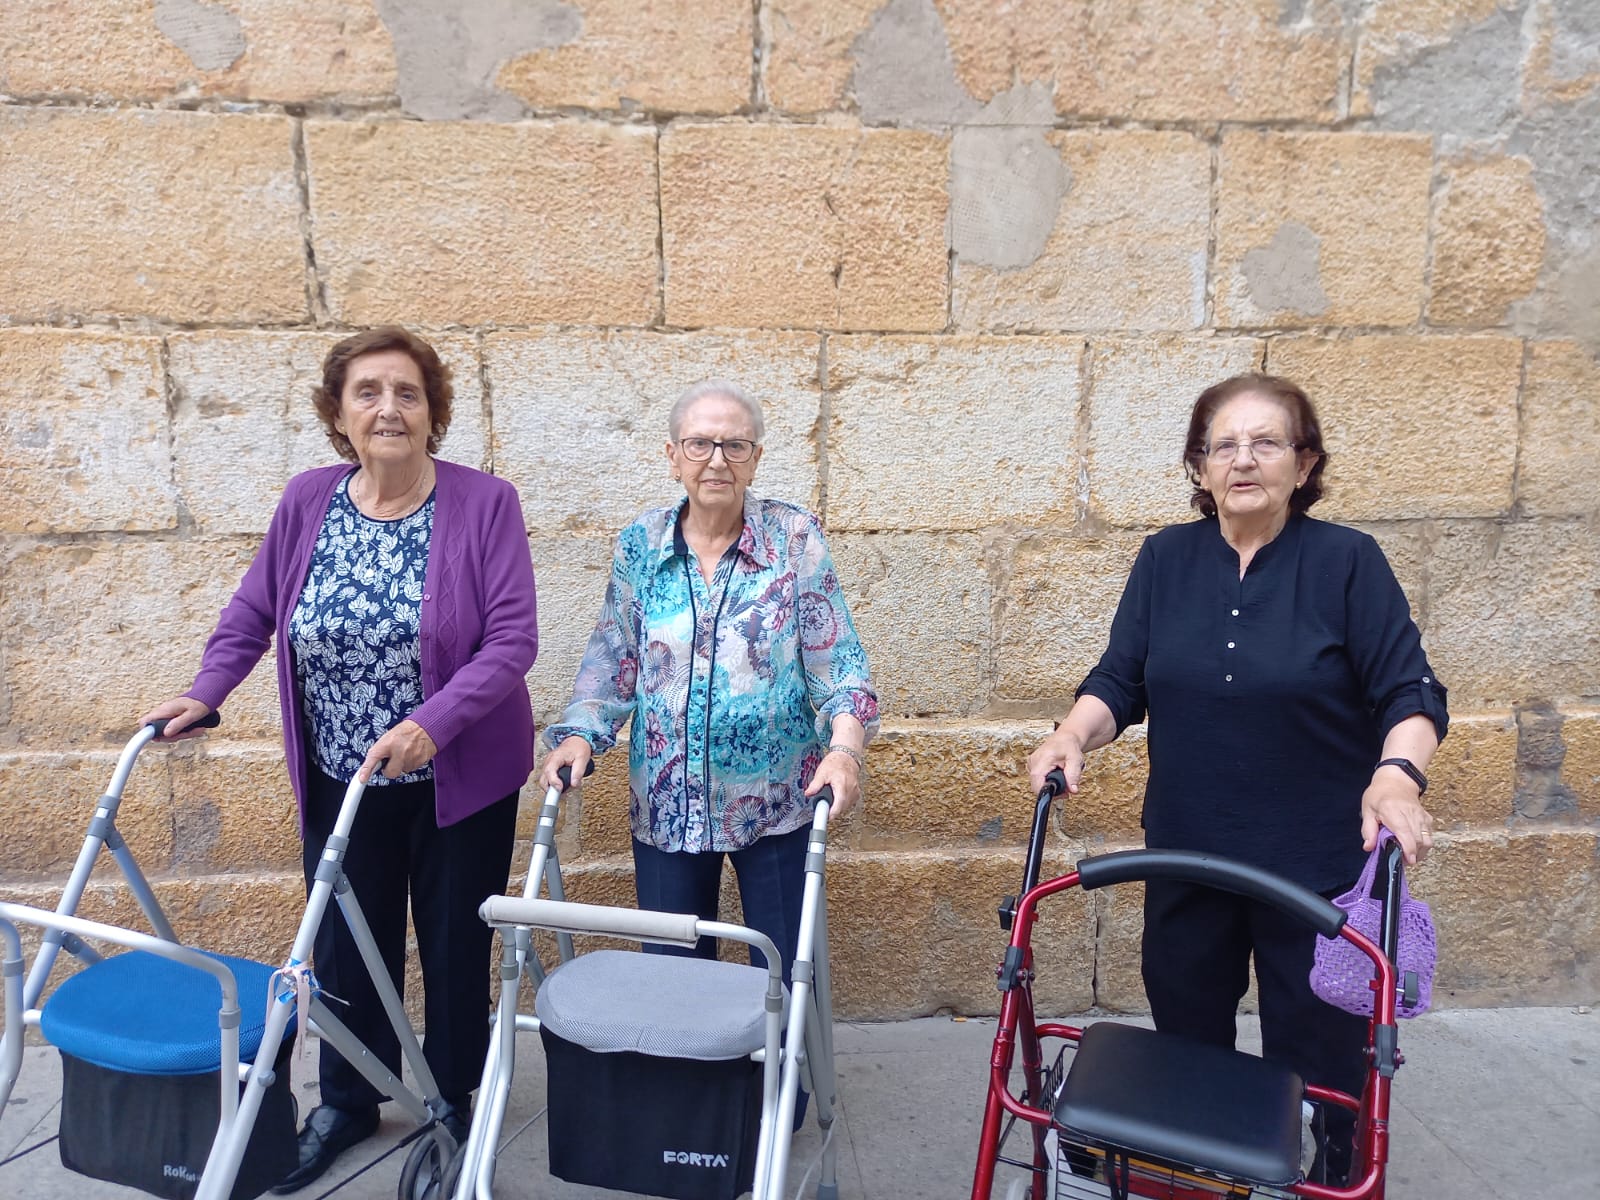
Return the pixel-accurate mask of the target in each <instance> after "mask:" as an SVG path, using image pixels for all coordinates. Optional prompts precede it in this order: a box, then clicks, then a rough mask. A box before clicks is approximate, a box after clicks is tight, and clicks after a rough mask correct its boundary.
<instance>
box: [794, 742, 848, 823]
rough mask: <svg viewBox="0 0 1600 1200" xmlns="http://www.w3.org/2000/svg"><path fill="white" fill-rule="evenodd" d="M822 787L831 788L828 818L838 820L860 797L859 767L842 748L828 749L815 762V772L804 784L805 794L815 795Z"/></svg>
mask: <svg viewBox="0 0 1600 1200" xmlns="http://www.w3.org/2000/svg"><path fill="white" fill-rule="evenodd" d="M824 787H831V788H832V789H833V804H832V805H831V806H830V807H829V808H828V817H829V819H830V820H835V821H836V820H838V819H839V818H840V817H842V816H844V814H845V813H847V812H849V811H850V810H851V809H852V808H854V807H855V806H856V804H857V802H858V801H860V799H861V767H860V766H859V765H858V764H857V763H856V760H855V759H853V758H851V757H850V756H849V755H848V754H846V753H845V752H844V751H842V750H830V751H828V753H827V754H825V755H823V756H822V761H821V762H820V763H818V764H817V773H816V774H815V775H813V776H812V777H811V782H810V783H808V784H806V795H807V796H815V795H816V794H817V793H818V792H820V791H821V790H822V789H823V788H824Z"/></svg>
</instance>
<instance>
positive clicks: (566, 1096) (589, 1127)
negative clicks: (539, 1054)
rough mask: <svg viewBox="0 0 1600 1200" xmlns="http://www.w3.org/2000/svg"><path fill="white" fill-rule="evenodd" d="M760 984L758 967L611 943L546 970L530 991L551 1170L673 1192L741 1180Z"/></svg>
mask: <svg viewBox="0 0 1600 1200" xmlns="http://www.w3.org/2000/svg"><path fill="white" fill-rule="evenodd" d="M766 984H767V973H766V971H764V970H760V969H757V968H755V967H749V966H742V965H739V964H736V963H727V962H713V961H708V960H705V959H694V958H678V957H671V956H667V955H659V954H638V953H633V952H629V951H621V950H598V951H595V952H594V953H592V954H583V955H579V956H578V957H577V958H575V959H573V960H572V961H571V962H568V963H563V964H562V965H561V966H560V967H558V968H556V970H554V971H552V972H551V973H550V976H549V978H547V979H546V980H545V981H544V983H543V984H542V985H541V986H540V988H539V992H538V995H537V997H536V1000H535V1009H536V1011H537V1013H538V1016H539V1022H540V1024H539V1036H540V1039H541V1040H542V1041H543V1043H544V1052H545V1059H546V1066H547V1079H548V1102H549V1133H550V1172H551V1174H553V1175H555V1176H557V1177H558V1178H561V1179H565V1180H567V1181H569V1182H571V1183H584V1184H589V1185H592V1186H597V1187H607V1188H617V1189H619V1190H623V1191H631V1192H643V1193H645V1194H647V1195H651V1196H667V1197H670V1198H671V1200H734V1197H736V1196H738V1195H739V1194H740V1193H742V1192H747V1191H749V1190H750V1187H751V1184H752V1182H753V1181H754V1177H755V1160H756V1148H757V1144H758V1142H759V1140H760V1133H761V1084H762V1067H761V1064H759V1063H757V1062H754V1061H753V1060H752V1059H751V1058H750V1055H751V1053H752V1052H753V1051H755V1050H757V1049H759V1048H761V1046H762V1045H763V1044H764V1039H765V1007H764V996H765V991H766ZM785 1133H786V1134H787V1130H786V1131H785Z"/></svg>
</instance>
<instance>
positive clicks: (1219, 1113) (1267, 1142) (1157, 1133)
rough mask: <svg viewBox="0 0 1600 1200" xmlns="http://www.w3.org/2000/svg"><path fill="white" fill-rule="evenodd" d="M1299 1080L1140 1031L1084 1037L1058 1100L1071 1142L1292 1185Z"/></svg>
mask: <svg viewBox="0 0 1600 1200" xmlns="http://www.w3.org/2000/svg"><path fill="white" fill-rule="evenodd" d="M1304 1093H1305V1086H1304V1084H1303V1083H1302V1082H1301V1079H1300V1076H1298V1075H1296V1074H1295V1073H1294V1072H1293V1071H1290V1070H1288V1069H1287V1068H1285V1067H1282V1066H1279V1065H1278V1064H1276V1063H1271V1062H1267V1061H1266V1060H1264V1059H1261V1058H1257V1057H1255V1056H1254V1055H1251V1054H1242V1053H1240V1052H1238V1051H1236V1050H1225V1049H1223V1048H1221V1047H1219V1046H1208V1045H1205V1044H1204V1043H1201V1042H1194V1041H1190V1040H1189V1039H1187V1038H1181V1037H1175V1036H1173V1035H1172V1034H1168V1033H1158V1032H1157V1031H1155V1030H1153V1029H1143V1028H1140V1027H1138V1026H1134V1025H1118V1024H1116V1023H1115V1022H1112V1021H1101V1022H1097V1023H1096V1024H1094V1025H1091V1026H1089V1027H1088V1028H1087V1029H1085V1030H1084V1031H1083V1040H1082V1041H1081V1042H1080V1043H1079V1045H1078V1052H1077V1054H1076V1055H1074V1056H1073V1060H1072V1066H1071V1069H1070V1070H1069V1071H1068V1073H1067V1078H1066V1080H1065V1081H1064V1082H1063V1083H1062V1085H1061V1091H1060V1094H1059V1096H1058V1098H1057V1100H1056V1108H1055V1122H1056V1124H1057V1125H1058V1126H1059V1127H1060V1128H1061V1129H1062V1130H1063V1131H1064V1132H1065V1134H1066V1135H1067V1138H1068V1139H1069V1140H1073V1141H1078V1142H1083V1143H1086V1144H1088V1145H1092V1146H1098V1147H1102V1148H1110V1149H1114V1150H1117V1151H1125V1152H1127V1153H1128V1154H1129V1156H1130V1157H1132V1158H1135V1159H1147V1160H1151V1161H1155V1162H1159V1163H1161V1164H1162V1165H1165V1166H1170V1167H1178V1168H1186V1167H1198V1168H1200V1169H1201V1170H1203V1171H1207V1172H1211V1173H1213V1174H1217V1175H1224V1176H1227V1177H1229V1178H1233V1179H1239V1180H1247V1181H1249V1182H1252V1183H1257V1184H1262V1185H1267V1186H1272V1187H1285V1186H1287V1185H1289V1184H1292V1183H1296V1182H1298V1181H1299V1179H1300V1133H1301V1124H1300V1104H1301V1101H1302V1100H1303V1099H1304V1098H1305V1095H1304Z"/></svg>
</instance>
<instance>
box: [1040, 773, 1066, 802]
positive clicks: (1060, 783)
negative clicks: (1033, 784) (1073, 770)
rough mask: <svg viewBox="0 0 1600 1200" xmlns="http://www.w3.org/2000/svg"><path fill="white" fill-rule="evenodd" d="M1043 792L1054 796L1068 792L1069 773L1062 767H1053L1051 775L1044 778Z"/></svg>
mask: <svg viewBox="0 0 1600 1200" xmlns="http://www.w3.org/2000/svg"><path fill="white" fill-rule="evenodd" d="M1042 790H1043V791H1046V792H1049V793H1050V794H1051V795H1052V796H1059V795H1061V794H1062V793H1064V792H1065V791H1066V790H1067V773H1066V772H1065V771H1063V770H1062V769H1061V768H1060V767H1052V768H1051V769H1050V774H1048V775H1046V776H1045V777H1044V788H1043V789H1042Z"/></svg>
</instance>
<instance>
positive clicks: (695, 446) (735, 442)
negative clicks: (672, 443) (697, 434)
mask: <svg viewBox="0 0 1600 1200" xmlns="http://www.w3.org/2000/svg"><path fill="white" fill-rule="evenodd" d="M678 446H679V447H680V448H681V449H682V450H683V456H684V457H685V458H687V459H688V460H689V461H690V462H707V461H709V460H710V458H711V456H712V455H713V454H714V453H716V452H717V451H718V450H721V451H722V457H723V458H724V459H725V460H726V461H728V462H731V463H743V462H749V461H750V456H751V455H752V454H754V453H755V452H756V444H755V443H754V442H752V441H751V440H750V439H749V438H728V439H727V440H726V441H721V442H719V441H714V440H712V439H711V438H683V439H681V440H680V441H679V442H678Z"/></svg>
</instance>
